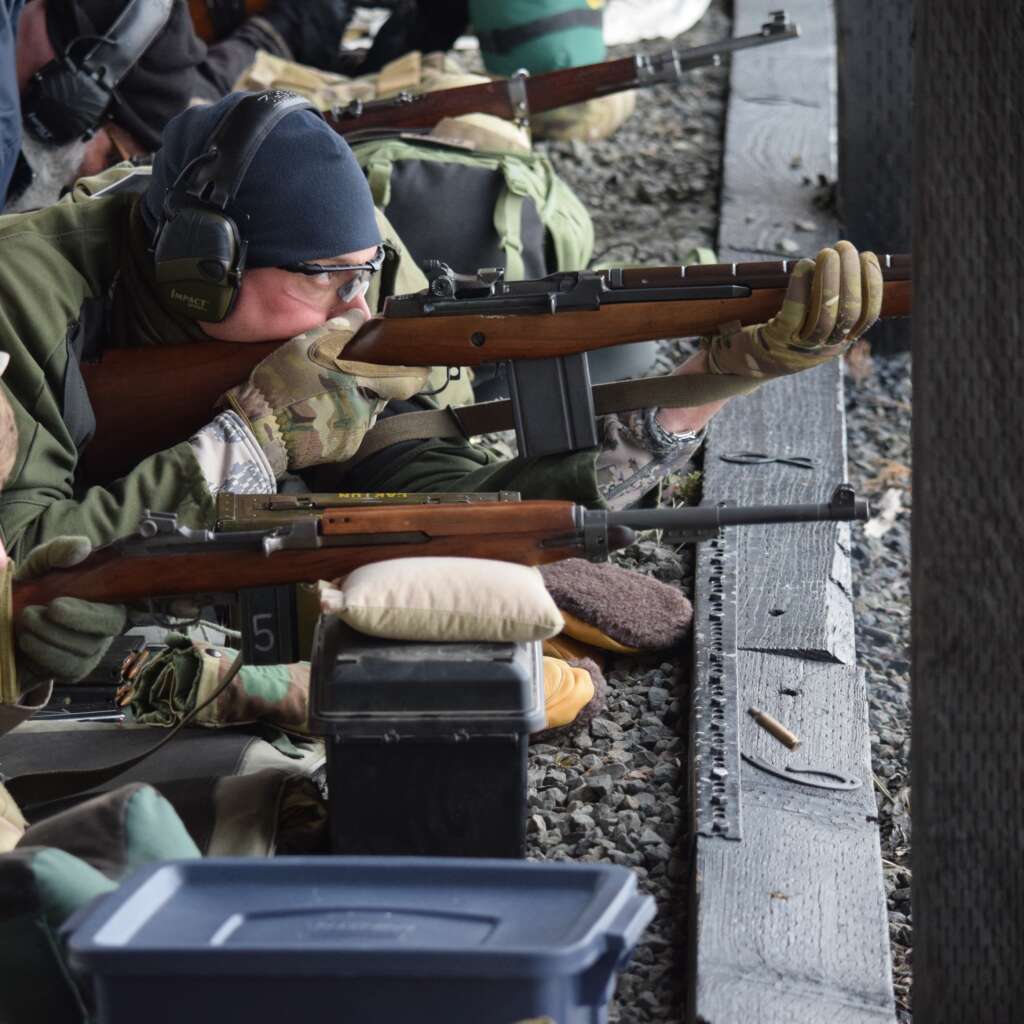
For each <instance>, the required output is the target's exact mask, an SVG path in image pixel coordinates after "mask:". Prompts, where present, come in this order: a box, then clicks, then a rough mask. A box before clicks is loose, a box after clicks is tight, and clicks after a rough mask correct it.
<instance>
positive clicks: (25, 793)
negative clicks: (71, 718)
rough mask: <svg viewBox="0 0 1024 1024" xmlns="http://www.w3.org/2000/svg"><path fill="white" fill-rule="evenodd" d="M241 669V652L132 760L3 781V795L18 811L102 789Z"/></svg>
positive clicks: (151, 750) (196, 711) (173, 733)
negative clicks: (200, 696) (198, 698)
mask: <svg viewBox="0 0 1024 1024" xmlns="http://www.w3.org/2000/svg"><path fill="white" fill-rule="evenodd" d="M241 668H242V652H241V651H239V652H238V655H237V656H236V658H235V660H234V661H233V662H232V663H231V668H229V669H228V674H227V675H226V676H225V677H224V679H223V681H222V682H221V684H220V685H219V686H218V687H217V689H216V690H214V691H213V693H211V694H210V696H209V697H207V698H206V700H204V701H203V702H202V704H197V705H196V706H195V707H194V708H192V710H191V711H189V712H188V714H186V715H185V717H184V718H182V720H181V721H180V722H178V723H177V724H176V725H174V726H173V727H172V728H171V729H170V731H169V732H167V733H166V734H165V735H164V736H163V737H162V738H161V739H159V740H157V741H156V743H154V744H153V745H152V746H151V747H149V748H148V749H146V750H144V751H143V752H142V753H141V754H136V755H135V756H134V757H129V758H126V759H125V760H123V761H117V762H116V763H114V764H108V765H104V766H103V767H102V768H65V769H61V770H59V771H49V772H30V773H29V774H28V775H19V776H17V777H16V778H13V779H4V780H3V782H4V785H5V786H6V787H7V791H8V792H9V793H10V794H11V796H12V797H13V798H14V800H15V802H16V803H17V804H18V806H19V807H31V806H33V805H36V804H41V803H45V802H47V801H50V800H59V799H61V798H62V797H66V796H72V795H73V794H75V793H84V792H85V791H86V790H89V789H92V788H93V787H94V786H102V785H103V783H104V782H109V781H110V780H111V779H113V778H116V777H117V776H118V775H120V774H121V773H122V772H126V771H128V769H129V768H134V767H135V766H136V765H137V764H139V763H140V762H142V761H145V760H146V758H147V757H151V756H152V755H153V754H155V753H156V752H157V751H158V750H159V749H160V748H161V747H162V746H164V744H166V743H170V741H171V740H173V739H174V737H175V736H177V735H178V733H179V732H180V731H181V730H182V729H184V728H185V726H187V725H188V724H189V723H190V722H191V721H192V720H193V719H194V718H195V717H196V715H198V714H199V712H200V711H202V710H203V709H204V708H206V707H208V706H209V705H210V704H212V703H213V702H214V701H215V700H216V699H217V698H218V697H219V696H220V695H221V694H222V693H223V692H224V691H225V690H226V689H227V688H228V687H229V686H230V685H231V683H233V682H234V680H235V676H237V675H238V673H239V672H240V671H241Z"/></svg>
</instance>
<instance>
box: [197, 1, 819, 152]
mask: <svg viewBox="0 0 1024 1024" xmlns="http://www.w3.org/2000/svg"><path fill="white" fill-rule="evenodd" d="M268 2H269V0H189V13H190V14H191V15H192V24H193V26H194V27H195V30H196V34H197V35H198V36H199V37H200V38H202V39H204V40H206V41H207V42H213V41H215V40H217V39H220V38H223V37H224V36H225V35H226V34H227V33H229V32H230V31H232V29H234V28H236V27H237V26H238V25H240V24H241V22H242V21H243V19H245V18H248V17H251V16H252V15H253V14H259V13H260V11H262V10H264V9H265V8H266V7H267V5H268ZM799 34H800V29H799V26H797V25H795V24H793V22H791V21H790V20H789V19H788V18H787V16H786V12H785V11H773V12H772V13H771V14H770V16H769V20H768V21H766V22H765V23H764V24H763V25H762V26H761V28H760V30H759V31H758V32H752V33H750V34H749V35H745V36H737V37H736V38H734V39H722V40H719V41H718V42H717V43H710V44H708V45H707V46H694V47H690V48H689V49H683V50H677V49H670V50H665V51H664V52H662V53H653V54H643V53H637V54H634V55H633V56H630V57H622V58H620V59H619V60H610V61H602V62H601V63H599V64H585V65H583V66H581V67H575V68H560V69H559V70H557V71H548V72H546V73H544V74H540V75H533V76H531V75H530V74H529V73H528V72H526V71H521V72H518V73H517V74H515V75H512V77H511V78H498V79H495V80H494V81H491V82H481V83H479V84H478V85H463V86H459V87H457V88H454V89H437V90H435V91H433V92H422V93H414V92H410V91H408V90H403V91H401V92H399V93H397V94H396V95H394V96H389V97H387V98H385V99H379V100H370V101H365V100H358V99H355V100H352V102H351V103H349V104H347V105H345V106H343V107H336V108H335V109H334V110H331V111H329V112H328V113H327V114H326V118H327V123H328V124H330V125H331V127H332V128H334V129H335V130H336V131H337V132H339V133H340V134H341V135H344V136H345V137H346V138H347V139H349V141H352V142H354V141H357V140H356V136H357V135H359V134H363V133H377V132H381V131H384V132H402V131H409V130H413V129H425V130H429V129H431V128H433V127H434V125H436V124H438V122H440V121H442V120H443V119H444V118H446V117H460V116H461V115H463V114H493V115H494V116H495V117H503V118H506V119H508V120H514V121H517V122H519V123H520V124H525V123H527V122H528V121H529V118H530V115H531V114H543V113H544V112H545V111H548V110H555V109H557V108H558V107H565V106H569V105H571V104H573V103H583V102H584V101H586V100H590V99H595V98H597V97H599V96H610V95H612V94H613V93H618V92H626V91H628V90H630V89H644V88H648V87H650V86H652V85H658V84H660V83H675V82H680V81H682V79H683V76H684V75H686V74H687V73H688V72H690V71H693V70H694V69H696V68H706V67H718V66H719V65H720V64H721V63H722V58H723V57H724V56H725V55H726V54H730V53H735V52H736V51H738V50H747V49H750V48H751V47H755V46H764V45H766V44H768V43H781V42H783V41H784V40H786V39H795V38H796V37H797V36H798V35H799Z"/></svg>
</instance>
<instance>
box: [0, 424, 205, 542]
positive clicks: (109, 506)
mask: <svg viewBox="0 0 1024 1024" xmlns="http://www.w3.org/2000/svg"><path fill="white" fill-rule="evenodd" d="M55 491H56V489H55V488H53V487H45V486H44V487H33V488H22V487H14V488H7V489H5V490H4V493H3V495H2V496H0V530H2V532H3V535H4V540H5V542H6V543H7V544H8V548H9V550H11V553H12V554H13V556H14V557H15V558H21V557H24V555H26V554H27V553H28V552H29V551H31V550H32V548H34V547H36V546H37V545H39V544H43V543H45V542H46V541H48V540H52V539H53V538H54V537H60V536H68V535H76V536H84V537H88V538H89V539H90V540H91V541H92V542H93V543H94V544H106V543H108V542H110V541H111V540H115V539H116V538H118V537H124V536H127V535H128V534H131V533H133V532H134V531H135V528H136V526H138V523H139V519H140V518H141V516H142V514H143V512H144V511H146V510H147V509H149V510H152V511H157V512H177V513H178V517H179V521H181V522H182V523H183V524H184V525H187V526H193V527H200V526H211V525H212V523H213V519H214V500H213V496H212V495H211V494H210V491H209V489H208V488H207V485H206V482H205V480H204V479H203V475H202V472H201V471H200V469H199V464H198V462H197V461H196V458H195V455H194V453H193V449H192V446H191V445H190V444H189V443H188V442H187V441H183V442H182V443H181V444H177V445H175V446H174V447H173V448H168V449H167V450H166V451H163V452H157V453H156V454H155V455H151V456H150V457H149V458H148V459H146V460H145V461H143V462H141V463H140V464H139V465H138V466H136V467H135V469H133V470H132V471H131V473H129V474H128V475H127V476H124V477H122V478H121V479H120V480H117V481H115V482H114V483H112V484H111V485H109V486H108V487H90V488H89V489H88V490H86V491H84V492H83V493H82V494H81V495H79V496H76V497H69V496H67V495H64V494H61V493H59V492H56V493H55Z"/></svg>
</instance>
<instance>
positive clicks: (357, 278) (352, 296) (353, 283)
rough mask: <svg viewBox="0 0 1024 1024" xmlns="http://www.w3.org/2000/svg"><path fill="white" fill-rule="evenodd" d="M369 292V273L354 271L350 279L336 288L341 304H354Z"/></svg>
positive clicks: (367, 271) (366, 271)
mask: <svg viewBox="0 0 1024 1024" xmlns="http://www.w3.org/2000/svg"><path fill="white" fill-rule="evenodd" d="M369 290H370V271H369V270H355V271H353V272H352V277H351V278H350V279H349V280H348V281H346V282H345V283H344V284H342V285H340V286H339V287H338V298H339V299H341V301H342V302H355V301H356V299H359V298H362V296H364V295H365V294H366V293H367V292H368V291H369Z"/></svg>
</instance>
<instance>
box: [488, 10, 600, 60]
mask: <svg viewBox="0 0 1024 1024" xmlns="http://www.w3.org/2000/svg"><path fill="white" fill-rule="evenodd" d="M603 8H604V0H502V2H501V3H495V2H494V0H470V2H469V20H470V21H471V22H472V23H473V31H474V33H476V36H477V38H478V39H479V40H480V52H481V54H482V56H483V59H484V67H486V68H487V70H488V71H490V72H491V74H494V75H505V76H508V75H514V74H515V73H516V71H518V70H519V69H520V68H526V70H527V71H531V72H533V74H535V75H537V74H540V73H541V72H543V71H554V70H556V69H557V68H573V67H579V65H581V64H596V63H598V61H602V60H604V57H605V48H604V35H603V31H602V15H603Z"/></svg>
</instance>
